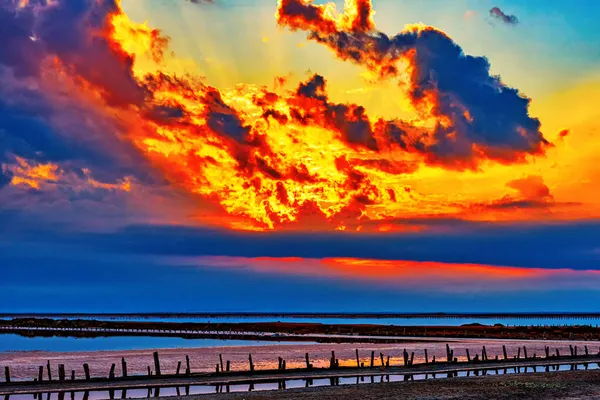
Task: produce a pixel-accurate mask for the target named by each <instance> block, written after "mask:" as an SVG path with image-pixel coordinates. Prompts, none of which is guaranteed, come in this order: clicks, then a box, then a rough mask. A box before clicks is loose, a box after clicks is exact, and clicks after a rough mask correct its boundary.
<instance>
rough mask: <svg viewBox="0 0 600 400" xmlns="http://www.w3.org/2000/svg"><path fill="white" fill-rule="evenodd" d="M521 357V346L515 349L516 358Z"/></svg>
mask: <svg viewBox="0 0 600 400" xmlns="http://www.w3.org/2000/svg"><path fill="white" fill-rule="evenodd" d="M520 358H521V348H520V347H519V348H518V349H517V360H518V359H520Z"/></svg>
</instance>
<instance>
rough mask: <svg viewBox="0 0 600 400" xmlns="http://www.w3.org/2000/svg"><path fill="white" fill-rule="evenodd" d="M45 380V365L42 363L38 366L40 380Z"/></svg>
mask: <svg viewBox="0 0 600 400" xmlns="http://www.w3.org/2000/svg"><path fill="white" fill-rule="evenodd" d="M43 380H44V366H43V365H40V367H39V368H38V382H41V381H43Z"/></svg>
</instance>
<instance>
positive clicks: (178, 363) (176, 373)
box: [175, 361, 181, 375]
mask: <svg viewBox="0 0 600 400" xmlns="http://www.w3.org/2000/svg"><path fill="white" fill-rule="evenodd" d="M180 372H181V361H177V371H176V372H175V375H179V373H180Z"/></svg>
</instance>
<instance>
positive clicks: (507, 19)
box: [490, 7, 519, 25]
mask: <svg viewBox="0 0 600 400" xmlns="http://www.w3.org/2000/svg"><path fill="white" fill-rule="evenodd" d="M490 17H492V18H495V19H497V20H499V21H502V22H504V23H505V24H508V25H517V24H518V23H519V19H518V18H517V17H516V16H515V15H509V14H506V13H505V12H504V11H502V10H501V9H500V8H498V7H494V8H492V9H491V10H490Z"/></svg>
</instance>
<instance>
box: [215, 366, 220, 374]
mask: <svg viewBox="0 0 600 400" xmlns="http://www.w3.org/2000/svg"><path fill="white" fill-rule="evenodd" d="M215 365H216V366H217V367H216V368H215V371H217V374H218V373H219V364H215Z"/></svg>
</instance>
